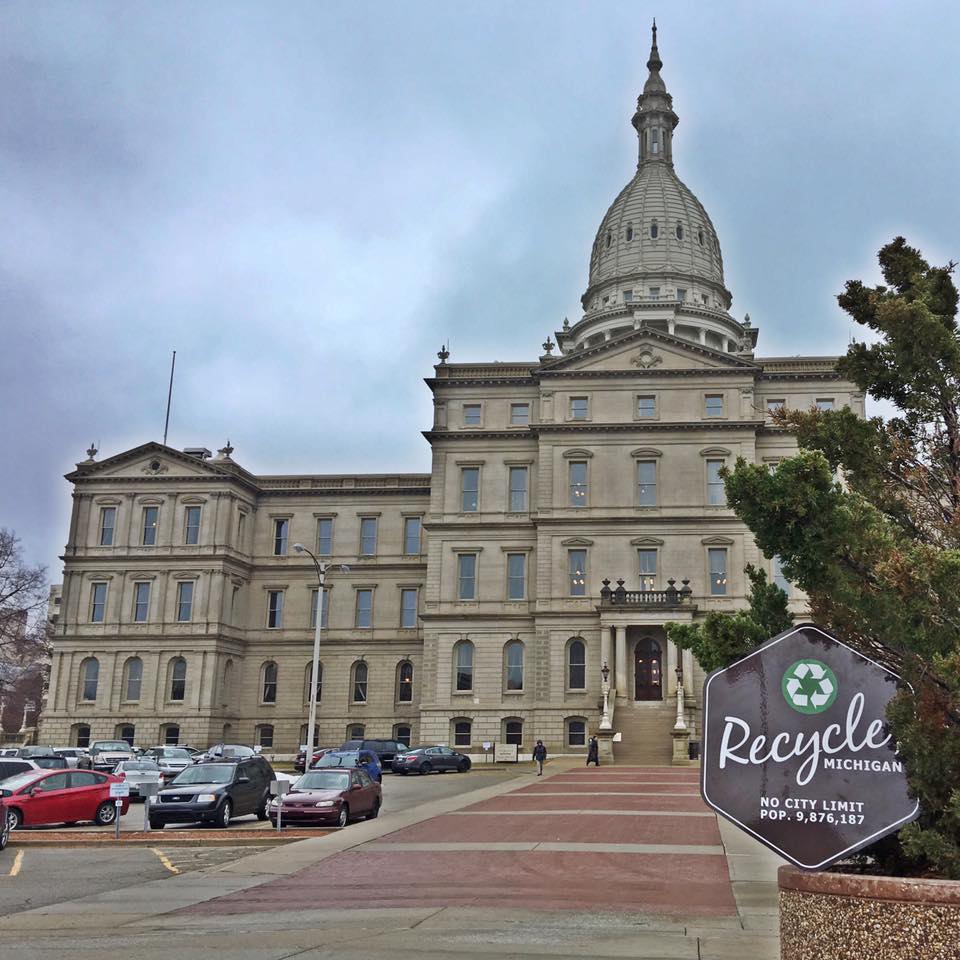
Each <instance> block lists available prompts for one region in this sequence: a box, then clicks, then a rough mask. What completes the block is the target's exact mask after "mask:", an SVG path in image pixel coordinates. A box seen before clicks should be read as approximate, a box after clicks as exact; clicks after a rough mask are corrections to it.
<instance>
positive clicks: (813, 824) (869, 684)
mask: <svg viewBox="0 0 960 960" xmlns="http://www.w3.org/2000/svg"><path fill="white" fill-rule="evenodd" d="M900 682H901V681H900V678H899V677H898V676H897V675H896V674H895V673H892V672H891V671H890V670H887V669H886V668H885V667H883V666H881V665H880V664H879V663H875V662H874V661H873V660H870V659H869V658H868V657H865V656H864V655H863V654H862V653H859V652H857V651H856V650H854V649H853V648H852V647H848V646H847V645H846V644H845V643H841V642H840V641H839V640H837V638H836V637H834V636H831V635H830V634H829V633H828V632H827V631H826V630H824V629H823V628H821V627H818V626H816V625H815V624H812V623H802V624H798V625H797V626H796V627H793V628H792V629H790V630H787V631H786V632H785V633H782V634H780V636H778V637H774V638H773V639H772V640H769V641H767V642H766V643H765V644H763V645H762V646H760V647H758V648H757V649H756V650H754V651H753V653H750V654H748V655H747V656H745V657H743V658H742V659H741V660H738V661H737V662H736V663H733V664H731V665H730V666H729V667H726V668H724V669H723V670H716V671H714V672H713V673H711V674H710V676H709V677H708V678H707V682H706V684H705V685H704V691H703V761H702V769H701V774H700V791H701V793H702V795H703V799H704V800H705V801H706V802H707V803H708V804H709V805H710V806H711V807H713V809H714V810H716V811H717V813H719V814H721V816H724V817H726V818H727V819H728V820H729V821H731V823H734V824H736V826H738V827H740V829H741V830H744V831H746V832H747V833H749V834H750V835H751V836H753V837H756V839H757V840H759V841H760V842H761V843H765V844H766V845H767V846H768V847H770V849H771V850H775V851H776V852H777V853H779V854H780V855H781V856H783V857H785V858H786V859H787V860H790V861H791V862H792V863H795V864H796V865H797V866H798V867H802V868H804V869H805V870H822V869H823V868H824V867H827V866H829V865H830V864H831V863H834V862H835V861H837V860H839V859H841V858H842V857H845V856H849V855H850V854H851V853H853V852H854V851H855V850H859V849H860V848H861V847H864V846H866V845H867V844H870V843H873V842H874V841H875V840H879V839H880V837H883V836H886V835H887V834H888V833H892V832H893V831H894V830H897V829H899V828H900V827H902V826H903V825H904V824H905V823H909V822H910V821H911V820H913V819H915V818H916V817H917V815H918V814H919V811H920V808H919V804H918V803H917V802H916V800H914V799H913V797H911V795H910V791H909V789H908V787H907V777H906V771H905V770H904V766H903V761H902V760H901V759H900V758H899V757H898V756H897V750H896V744H895V743H894V741H893V738H892V736H891V735H890V731H889V729H888V727H887V722H886V709H887V704H888V703H889V702H890V699H891V698H892V697H893V695H894V694H895V693H896V691H897V685H898V683H900Z"/></svg>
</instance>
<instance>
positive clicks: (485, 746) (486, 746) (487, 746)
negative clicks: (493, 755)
mask: <svg viewBox="0 0 960 960" xmlns="http://www.w3.org/2000/svg"><path fill="white" fill-rule="evenodd" d="M492 746H493V744H492V743H491V742H490V741H489V740H484V741H483V749H484V750H489V749H490V748H491V747H492Z"/></svg>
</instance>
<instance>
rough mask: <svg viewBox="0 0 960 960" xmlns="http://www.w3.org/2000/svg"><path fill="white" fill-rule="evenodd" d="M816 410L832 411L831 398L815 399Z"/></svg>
mask: <svg viewBox="0 0 960 960" xmlns="http://www.w3.org/2000/svg"><path fill="white" fill-rule="evenodd" d="M817 409H818V410H824V411H826V410H832V409H833V397H817Z"/></svg>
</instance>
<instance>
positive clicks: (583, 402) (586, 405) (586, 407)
mask: <svg viewBox="0 0 960 960" xmlns="http://www.w3.org/2000/svg"><path fill="white" fill-rule="evenodd" d="M589 413H590V402H589V399H588V398H587V397H571V398H570V419H571V420H586V419H587V417H588V416H589Z"/></svg>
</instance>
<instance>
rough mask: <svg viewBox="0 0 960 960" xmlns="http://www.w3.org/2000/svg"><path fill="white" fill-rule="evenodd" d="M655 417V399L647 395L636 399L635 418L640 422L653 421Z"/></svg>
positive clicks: (649, 394)
mask: <svg viewBox="0 0 960 960" xmlns="http://www.w3.org/2000/svg"><path fill="white" fill-rule="evenodd" d="M656 416H657V398H656V395H655V394H652V393H648V394H643V395H641V396H639V397H637V417H639V418H640V419H641V420H653V419H655V418H656Z"/></svg>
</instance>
